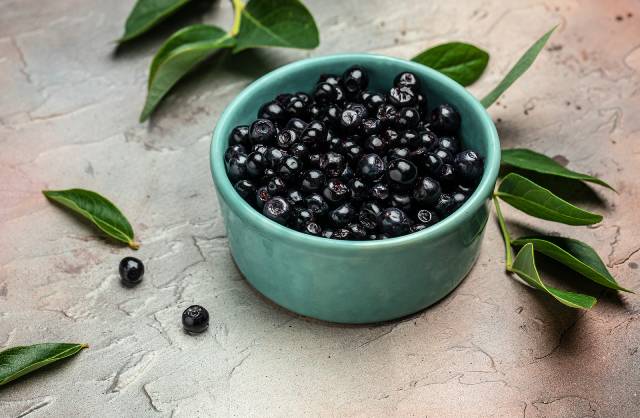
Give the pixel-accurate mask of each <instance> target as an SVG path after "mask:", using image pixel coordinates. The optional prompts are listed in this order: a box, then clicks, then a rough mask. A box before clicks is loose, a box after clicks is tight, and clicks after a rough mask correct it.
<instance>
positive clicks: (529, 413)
mask: <svg viewBox="0 0 640 418" xmlns="http://www.w3.org/2000/svg"><path fill="white" fill-rule="evenodd" d="M133 3H134V2H133V0H128V1H109V2H107V1H97V0H57V1H48V2H43V1H40V0H13V1H12V0H0V150H1V152H0V179H1V180H2V182H1V185H0V202H2V203H1V204H0V346H2V347H4V346H12V345H18V344H30V343H36V342H43V341H75V342H86V343H89V344H90V346H91V347H90V349H88V350H84V351H83V352H82V353H81V354H80V355H79V356H77V357H76V358H74V359H73V360H72V361H69V362H65V363H64V364H61V365H59V366H58V367H53V368H50V369H48V370H44V371H41V372H38V373H37V375H33V376H32V377H31V378H26V379H23V380H21V381H18V382H15V383H14V384H12V385H10V386H7V387H4V388H2V389H0V416H2V417H17V416H26V415H28V416H30V417H31V416H33V417H88V416H92V417H98V416H113V417H141V416H166V417H169V416H175V417H187V416H239V417H244V416H362V417H371V416H403V417H407V416H433V417H449V416H451V417H457V416H473V417H475V416H483V417H484V416H499V417H514V416H523V417H525V418H532V417H547V416H549V417H551V416H554V417H586V416H589V417H591V416H598V417H634V416H640V396H639V392H640V367H639V366H640V352H639V346H640V321H639V320H638V319H639V318H640V299H639V298H638V296H635V295H629V294H615V293H612V292H603V291H602V290H601V289H600V288H598V287H596V286H592V285H590V284H588V283H587V284H585V283H584V281H583V280H580V279H579V278H577V277H576V276H574V275H573V274H571V273H570V272H568V271H567V270H563V269H555V271H554V270H553V269H546V270H545V271H547V272H550V273H551V274H550V275H551V276H554V277H562V278H564V279H565V280H564V281H563V286H564V287H565V288H577V289H579V290H581V291H583V292H587V293H591V294H594V295H598V296H599V303H598V305H597V306H596V307H595V308H594V309H592V310H591V311H589V312H584V311H574V310H571V309H568V308H565V307H563V306H561V305H559V304H557V303H555V302H553V301H551V300H549V299H548V298H546V297H544V296H542V295H540V294H539V293H536V292H534V291H531V290H530V289H528V288H525V287H523V286H522V285H520V284H519V283H517V282H516V281H514V280H512V279H510V278H509V277H508V276H507V275H506V274H505V273H504V272H503V249H502V241H501V238H500V234H499V231H498V228H497V225H496V224H495V223H494V222H489V224H488V230H487V234H486V239H485V242H484V246H483V250H482V254H481V256H480V259H479V261H478V263H477V265H476V266H475V268H474V270H473V271H472V273H471V274H470V276H469V277H468V278H467V279H466V280H465V281H464V282H463V284H462V285H461V286H460V287H459V288H458V289H457V290H456V291H455V292H453V293H452V294H451V295H449V296H448V297H447V298H446V299H445V300H443V301H442V302H441V303H439V304H437V305H436V306H433V307H431V308H430V309H427V310H426V311H424V312H422V313H420V314H417V315H415V316H413V317H411V318H407V319H405V320H403V321H399V322H392V323H385V324H381V325H377V326H336V325H330V324H325V323H319V322H316V321H312V320H308V319H304V318H300V317H297V316H295V315H292V314H290V313H288V312H285V311H283V310H281V309H279V308H277V307H275V306H273V305H271V304H269V303H267V302H265V301H264V300H263V299H262V298H261V297H260V296H259V295H257V294H256V293H255V292H254V291H253V290H252V289H251V288H250V287H249V286H248V285H247V284H246V283H245V282H244V280H243V279H242V277H241V276H240V274H239V273H238V271H237V270H236V268H235V266H234V265H233V263H232V261H231V258H230V256H229V252H228V249H227V242H226V239H225V232H224V228H223V225H222V222H221V219H220V216H219V210H218V205H217V202H216V195H215V192H214V190H213V186H212V181H211V176H210V173H209V161H208V147H209V134H210V131H211V130H212V128H213V126H214V125H215V122H216V119H217V117H218V115H219V114H220V112H221V111H222V110H223V109H224V107H225V105H226V104H227V103H229V101H230V100H231V99H232V98H233V97H234V95H236V94H237V93H238V92H239V91H240V90H241V89H242V88H243V87H245V86H246V85H247V84H248V83H250V82H251V81H252V80H253V79H255V78H256V77H258V76H259V75H261V74H263V73H265V72H266V71H268V70H270V69H273V68H275V67H278V66H280V65H282V64H284V63H287V62H291V61H294V60H296V59H300V58H303V57H306V56H310V55H311V56H315V55H323V54H330V53H335V52H345V51H370V52H377V53H382V54H388V55H392V56H397V57H404V58H409V57H411V56H413V55H414V54H416V53H417V52H419V51H421V50H423V49H424V48H426V47H428V46H430V45H434V44H436V43H439V42H443V41H450V40H462V41H469V42H473V43H475V44H478V45H479V46H481V47H483V48H485V49H486V50H488V51H490V52H491V54H492V57H491V61H490V64H489V68H488V71H487V73H486V74H485V76H484V77H483V78H482V79H481V80H480V81H479V82H478V83H476V84H475V85H474V86H473V87H472V88H471V90H472V92H473V93H475V94H477V95H478V96H481V95H482V94H483V93H486V92H488V91H489V90H490V89H491V87H492V86H494V85H495V84H496V83H497V81H498V80H499V79H500V77H501V76H502V75H504V74H505V73H506V71H507V70H508V69H509V68H510V66H511V65H512V64H513V63H514V62H515V60H516V59H517V58H518V57H519V55H520V54H521V53H522V52H523V51H524V50H525V49H526V48H527V47H528V46H529V45H530V44H531V43H532V42H533V40H534V39H537V38H538V37H539V36H540V35H542V34H543V33H544V32H546V31H547V30H548V29H549V28H550V27H552V26H553V25H555V24H559V28H558V30H557V32H556V33H555V34H554V36H553V37H552V39H551V41H550V44H549V45H548V47H547V48H546V49H545V50H544V51H543V53H542V54H541V55H540V57H539V58H538V61H537V62H536V64H535V65H534V67H533V68H532V69H531V71H530V72H529V73H528V74H527V75H526V76H525V77H524V78H523V79H521V80H520V81H518V83H517V84H516V85H514V87H513V88H512V89H511V90H509V92H508V93H507V94H506V96H505V97H503V98H502V99H501V100H500V102H499V104H496V105H494V106H493V107H492V108H491V110H490V112H491V114H492V116H493V117H494V119H495V120H496V124H497V126H498V129H499V131H500V135H501V139H502V141H503V145H504V146H507V147H508V146H524V147H532V148H535V149H537V150H539V151H542V152H545V153H547V154H550V155H552V156H556V158H557V159H558V160H559V161H562V162H565V163H568V164H569V166H570V167H571V168H574V169H577V170H580V171H587V172H590V173H592V174H596V175H600V176H603V177H605V178H606V179H607V180H609V181H610V182H611V183H612V184H613V186H614V187H616V188H617V190H618V191H619V194H615V193H612V192H609V191H607V190H605V189H602V188H598V189H593V190H591V189H589V188H586V187H583V188H577V189H576V188H575V187H570V189H571V190H570V191H571V192H572V193H573V195H574V196H578V197H579V199H580V200H581V201H582V203H583V204H584V206H585V207H589V208H591V209H594V210H596V211H600V212H602V213H606V219H605V221H604V222H602V223H601V224H599V225H597V226H595V227H593V228H570V227H561V226H558V225H555V224H552V223H547V222H543V221H534V222H533V224H530V223H529V219H528V218H526V217H524V216H520V215H519V214H517V213H515V212H514V211H511V210H509V209H508V208H507V210H506V215H507V216H508V218H509V220H510V221H511V228H513V229H514V230H515V229H516V228H529V227H531V228H535V229H538V230H542V231H555V232H563V233H571V234H572V235H573V236H575V237H577V238H580V239H582V240H584V241H587V242H588V243H590V244H591V245H593V246H594V247H595V248H596V249H597V250H598V252H599V253H600V254H601V255H602V256H603V258H604V259H605V261H606V262H607V264H608V265H609V267H610V268H611V270H612V272H613V273H614V274H615V276H616V277H617V278H618V280H619V282H621V284H622V285H624V286H626V287H628V288H631V289H634V290H636V291H639V290H640V287H639V285H638V278H639V270H638V264H639V263H640V229H639V228H638V223H639V221H640V216H639V215H638V206H639V205H640V194H639V193H640V192H639V188H638V186H639V184H640V180H639V179H640V142H639V141H638V133H639V132H640V118H639V117H638V115H637V113H638V111H639V110H640V5H639V3H638V2H635V1H632V0H628V1H623V0H619V1H612V0H608V1H597V0H592V1H561V0H555V1H524V0H523V1H517V2H516V1H510V2H505V1H499V0H474V1H464V2H462V1H457V2H443V1H442V2H435V1H415V0H412V1H409V0H403V1H400V0H395V1H382V0H376V1H367V2H363V1H355V0H351V1H327V0H324V1H323V0H308V1H307V2H306V3H307V4H308V7H309V8H310V9H311V11H312V12H313V14H314V15H315V17H316V20H317V23H318V25H319V27H320V30H321V37H322V44H321V46H320V47H319V48H318V49H317V50H314V51H312V52H306V51H289V50H277V51H268V52H267V51H250V52H245V53H242V54H239V55H237V56H233V57H229V56H227V57H225V58H224V59H213V60H211V61H208V62H207V63H206V64H205V65H204V66H203V68H202V69H200V70H199V71H197V72H196V73H195V74H194V75H193V76H191V77H189V79H188V80H186V81H185V82H181V83H180V85H179V88H177V89H176V90H175V91H174V93H173V94H171V96H170V97H169V98H168V100H165V102H164V104H163V105H162V106H161V108H160V109H159V111H158V112H156V114H155V116H154V117H153V119H152V120H151V122H150V123H148V124H139V123H138V122H137V117H138V114H139V111H140V110H141V109H142V105H143V101H144V97H145V86H146V75H147V70H148V66H149V63H150V60H151V57H152V55H153V53H154V51H155V50H156V49H157V48H158V46H159V45H160V44H161V42H162V40H163V39H165V38H166V37H167V36H168V35H169V34H170V33H172V32H173V31H174V30H175V29H177V28H178V27H180V26H181V25H184V24H186V23H193V22H199V21H204V22H210V23H215V24H218V25H220V26H222V27H225V28H228V27H229V26H230V23H231V16H232V12H231V8H230V4H229V3H228V2H227V1H224V0H221V1H218V2H215V3H214V4H213V6H212V7H211V8H209V9H207V10H206V13H205V14H204V15H200V14H197V13H192V12H189V11H187V12H186V13H181V14H180V16H179V18H178V19H176V20H174V21H173V22H170V23H168V24H164V25H162V27H161V28H160V29H159V30H157V31H155V32H153V34H152V35H150V36H145V37H144V38H143V39H141V40H140V41H139V42H134V43H132V44H131V45H129V46H126V47H125V48H122V49H121V50H119V51H118V52H117V53H115V52H114V50H115V44H114V43H113V40H114V39H116V38H117V37H118V36H119V35H120V34H121V31H122V27H123V23H124V21H125V18H126V16H127V14H128V12H129V10H130V9H131V7H132V4H133ZM198 7H199V6H198ZM196 8H197V7H196ZM69 187H85V188H89V189H93V190H97V191H99V192H101V193H103V194H105V195H106V196H110V197H112V198H113V199H114V200H115V201H116V202H117V203H118V205H119V206H120V207H121V208H122V209H123V211H124V212H125V213H126V214H127V215H128V217H129V219H130V220H131V222H132V224H133V225H134V228H135V229H136V232H137V233H138V236H139V238H140V239H141V241H142V243H143V246H142V248H141V250H140V251H139V252H138V253H136V255H137V256H139V257H140V258H142V259H143V260H144V261H145V263H146V266H147V274H146V279H145V281H144V282H143V283H142V285H141V286H139V287H137V288H136V289H124V288H122V287H121V286H120V284H119V281H118V277H117V265H118V262H119V260H120V259H121V258H122V257H123V256H126V255H132V251H130V250H128V249H126V248H122V247H119V246H117V245H114V244H112V243H108V242H106V241H104V240H103V239H100V238H96V233H95V232H94V230H93V229H92V228H90V227H88V226H86V225H84V224H82V223H80V222H77V221H76V220H75V219H74V218H73V217H72V216H71V215H69V214H67V213H66V212H65V211H62V210H60V209H58V208H56V207H53V206H52V205H51V204H49V203H47V202H46V201H45V199H44V198H43V196H42V195H41V194H40V191H41V190H42V189H46V188H54V189H62V188H69ZM561 189H564V190H565V191H567V189H569V187H568V186H567V185H566V184H565V185H564V186H562V187H561ZM549 281H550V283H553V282H554V281H553V279H551V278H549ZM194 302H197V303H199V304H202V305H204V306H205V307H207V308H208V309H209V311H210V313H211V315H212V321H211V327H210V329H209V331H208V332H207V333H205V334H203V335H199V336H197V337H192V336H187V335H185V334H184V333H183V332H182V331H181V327H180V314H181V312H182V310H183V309H184V308H185V307H186V306H188V305H190V304H191V303H194Z"/></svg>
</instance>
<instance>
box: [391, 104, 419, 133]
mask: <svg viewBox="0 0 640 418" xmlns="http://www.w3.org/2000/svg"><path fill="white" fill-rule="evenodd" d="M419 122H420V112H418V109H416V108H415V107H403V108H401V109H400V110H399V111H398V116H397V118H396V126H397V127H398V129H400V130H405V129H414V128H415V127H417V126H418V123H419Z"/></svg>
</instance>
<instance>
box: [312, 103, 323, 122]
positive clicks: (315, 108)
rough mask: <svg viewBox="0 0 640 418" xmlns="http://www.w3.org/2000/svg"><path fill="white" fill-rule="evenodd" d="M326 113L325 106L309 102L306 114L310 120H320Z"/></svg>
mask: <svg viewBox="0 0 640 418" xmlns="http://www.w3.org/2000/svg"><path fill="white" fill-rule="evenodd" d="M326 113H327V108H326V107H325V106H324V105H321V104H318V103H311V105H309V108H308V109H307V115H308V117H309V119H312V120H322V118H323V117H324V115H325V114H326Z"/></svg>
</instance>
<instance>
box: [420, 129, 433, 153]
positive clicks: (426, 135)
mask: <svg viewBox="0 0 640 418" xmlns="http://www.w3.org/2000/svg"><path fill="white" fill-rule="evenodd" d="M418 137H419V142H420V146H421V147H425V148H426V149H427V151H433V150H435V149H436V147H437V146H438V136H437V135H436V134H435V133H434V132H433V131H430V130H428V129H424V130H421V131H420V132H418Z"/></svg>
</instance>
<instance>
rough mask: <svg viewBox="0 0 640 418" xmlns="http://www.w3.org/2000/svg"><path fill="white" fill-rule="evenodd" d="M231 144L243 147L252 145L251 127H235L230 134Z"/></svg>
mask: <svg viewBox="0 0 640 418" xmlns="http://www.w3.org/2000/svg"><path fill="white" fill-rule="evenodd" d="M229 145H230V146H231V145H242V146H243V147H245V148H246V147H250V146H251V138H250V137H249V127H248V126H247V125H240V126H236V127H235V128H233V130H232V131H231V134H230V135H229Z"/></svg>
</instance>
